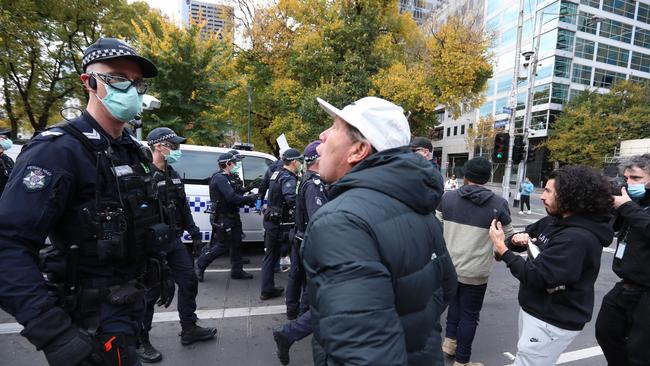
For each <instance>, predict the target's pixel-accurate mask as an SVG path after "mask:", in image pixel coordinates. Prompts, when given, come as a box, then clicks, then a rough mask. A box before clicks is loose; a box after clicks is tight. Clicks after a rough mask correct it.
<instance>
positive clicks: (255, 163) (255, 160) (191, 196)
mask: <svg viewBox="0 0 650 366" xmlns="http://www.w3.org/2000/svg"><path fill="white" fill-rule="evenodd" d="M230 150H232V149H230V148H225V147H209V146H197V145H181V151H182V152H183V155H182V157H181V158H180V159H179V160H178V162H176V163H174V165H173V166H174V169H175V170H176V171H177V172H178V174H179V175H180V176H181V178H182V179H183V183H185V194H186V195H187V200H188V203H189V205H190V210H191V211H192V216H193V217H194V222H195V223H196V225H197V226H198V227H199V228H200V229H201V234H202V235H203V240H204V241H209V240H210V235H211V233H212V226H211V225H210V214H208V213H206V212H205V211H206V210H207V209H208V204H209V202H210V189H209V186H208V185H209V183H210V178H211V177H212V175H213V174H214V173H215V172H216V171H217V170H219V163H218V161H217V160H218V159H219V156H221V154H224V153H226V152H228V151H230ZM237 151H239V154H241V155H242V156H244V158H243V159H242V161H241V164H242V166H241V168H240V169H239V177H240V178H241V179H242V181H243V182H244V185H245V186H249V185H251V184H252V183H253V182H260V181H261V179H262V177H264V173H266V170H267V168H268V166H269V165H271V163H273V162H274V161H275V160H276V158H275V157H274V156H273V155H269V154H266V153H262V152H257V151H247V150H243V149H237ZM252 192H253V193H256V192H257V188H255V189H253V191H252ZM239 216H240V217H241V221H242V229H243V232H244V239H243V241H246V242H261V241H264V227H263V226H262V215H260V214H259V213H258V212H256V211H255V207H254V206H253V207H249V206H244V207H241V208H240V209H239ZM183 241H191V238H190V236H189V234H188V233H187V232H185V233H184V234H183Z"/></svg>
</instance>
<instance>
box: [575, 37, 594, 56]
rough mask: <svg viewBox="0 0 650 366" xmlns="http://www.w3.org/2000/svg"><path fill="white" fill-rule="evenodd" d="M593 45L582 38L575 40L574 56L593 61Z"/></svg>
mask: <svg viewBox="0 0 650 366" xmlns="http://www.w3.org/2000/svg"><path fill="white" fill-rule="evenodd" d="M594 48H595V43H594V42H593V41H588V40H586V39H582V38H576V51H575V56H576V57H580V58H584V59H587V60H593V59H594Z"/></svg>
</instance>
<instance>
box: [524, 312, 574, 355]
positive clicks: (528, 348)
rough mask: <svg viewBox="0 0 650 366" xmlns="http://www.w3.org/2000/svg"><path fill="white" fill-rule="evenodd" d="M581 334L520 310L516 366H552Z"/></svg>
mask: <svg viewBox="0 0 650 366" xmlns="http://www.w3.org/2000/svg"><path fill="white" fill-rule="evenodd" d="M578 334H580V331H579V330H566V329H562V328H558V327H556V326H554V325H551V324H549V323H547V322H545V321H542V320H540V319H537V318H535V317H534V316H532V315H530V314H528V313H526V312H525V311H524V310H523V309H520V310H519V341H518V342H517V357H516V358H515V363H514V366H552V365H555V362H556V361H557V359H558V358H559V357H560V355H561V354H562V352H564V350H565V349H566V348H567V347H568V346H569V344H571V342H573V339H574V338H575V337H577V336H578Z"/></svg>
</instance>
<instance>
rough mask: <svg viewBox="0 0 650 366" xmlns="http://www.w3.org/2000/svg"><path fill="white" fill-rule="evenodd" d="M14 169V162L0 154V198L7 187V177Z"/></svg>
mask: <svg viewBox="0 0 650 366" xmlns="http://www.w3.org/2000/svg"><path fill="white" fill-rule="evenodd" d="M13 168H14V161H13V160H12V159H11V158H10V157H9V156H8V155H7V154H6V153H1V154H0V196H2V192H3V191H4V189H5V186H6V185H7V181H8V180H9V175H10V174H11V171H12V170H13Z"/></svg>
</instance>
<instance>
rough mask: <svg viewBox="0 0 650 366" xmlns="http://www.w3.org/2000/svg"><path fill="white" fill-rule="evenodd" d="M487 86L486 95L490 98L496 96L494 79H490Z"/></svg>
mask: <svg viewBox="0 0 650 366" xmlns="http://www.w3.org/2000/svg"><path fill="white" fill-rule="evenodd" d="M486 85H487V86H486V88H487V89H486V90H485V95H486V96H488V97H490V96H492V95H494V79H493V78H491V79H488V81H487V83H486Z"/></svg>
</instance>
